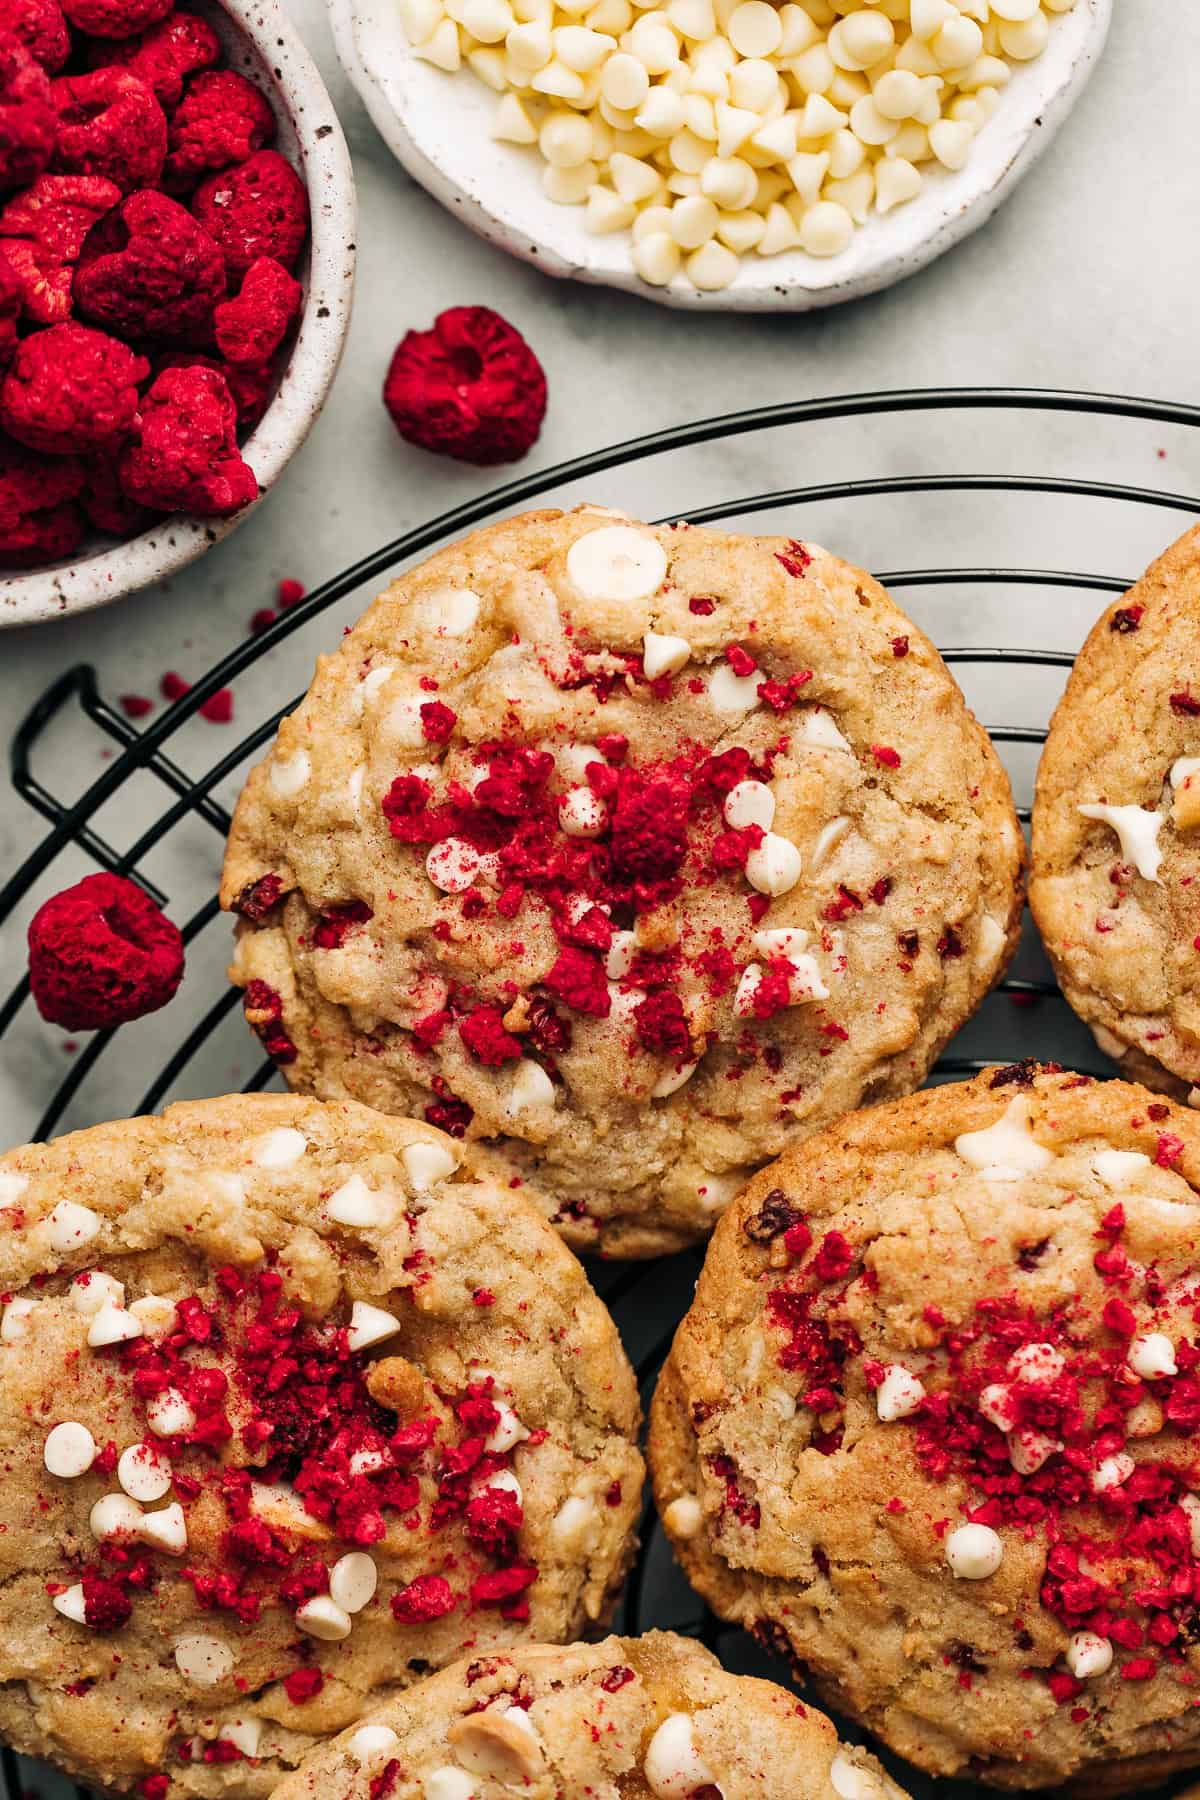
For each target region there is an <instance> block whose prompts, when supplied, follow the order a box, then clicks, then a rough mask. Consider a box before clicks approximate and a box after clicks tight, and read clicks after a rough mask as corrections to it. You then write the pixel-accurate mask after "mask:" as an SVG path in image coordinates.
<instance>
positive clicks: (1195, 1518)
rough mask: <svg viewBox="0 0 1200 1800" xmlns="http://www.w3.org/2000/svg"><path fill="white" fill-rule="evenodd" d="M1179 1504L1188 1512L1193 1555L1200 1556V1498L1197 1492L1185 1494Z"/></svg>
mask: <svg viewBox="0 0 1200 1800" xmlns="http://www.w3.org/2000/svg"><path fill="white" fill-rule="evenodd" d="M1179 1504H1180V1506H1181V1507H1182V1508H1183V1511H1184V1512H1185V1513H1186V1514H1187V1520H1188V1527H1189V1530H1190V1532H1191V1550H1192V1555H1193V1556H1196V1557H1200V1499H1197V1498H1196V1496H1195V1494H1185V1495H1184V1496H1183V1498H1182V1499H1181V1500H1180V1502H1179Z"/></svg>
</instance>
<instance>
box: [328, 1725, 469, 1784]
mask: <svg viewBox="0 0 1200 1800" xmlns="http://www.w3.org/2000/svg"><path fill="white" fill-rule="evenodd" d="M399 1742H400V1739H399V1738H398V1737H397V1736H396V1733H395V1732H394V1731H393V1730H392V1729H391V1727H390V1726H389V1725H361V1726H360V1727H359V1729H358V1730H357V1731H356V1732H355V1733H354V1736H353V1737H352V1738H351V1739H350V1741H349V1743H348V1744H347V1745H346V1748H347V1750H348V1751H349V1752H350V1754H351V1756H352V1757H353V1758H354V1760H355V1762H356V1763H357V1764H358V1765H359V1767H360V1768H366V1767H368V1766H369V1765H370V1764H371V1763H376V1762H380V1761H382V1759H383V1758H384V1757H385V1756H386V1755H387V1754H388V1752H389V1751H391V1750H394V1749H395V1748H396V1745H397V1744H398V1743H399ZM468 1792H470V1784H469V1783H468Z"/></svg>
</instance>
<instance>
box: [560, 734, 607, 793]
mask: <svg viewBox="0 0 1200 1800" xmlns="http://www.w3.org/2000/svg"><path fill="white" fill-rule="evenodd" d="M557 761H558V768H559V773H560V774H561V775H562V778H563V780H564V781H567V782H569V783H570V784H571V786H572V787H576V786H578V784H579V783H580V782H584V783H586V782H587V772H588V770H589V769H590V768H591V766H592V764H593V763H599V764H600V766H601V768H603V767H604V758H603V757H602V756H601V754H600V752H599V751H598V750H597V749H596V747H595V746H594V745H593V744H564V746H563V748H562V749H561V750H560V751H559V752H558V757H557Z"/></svg>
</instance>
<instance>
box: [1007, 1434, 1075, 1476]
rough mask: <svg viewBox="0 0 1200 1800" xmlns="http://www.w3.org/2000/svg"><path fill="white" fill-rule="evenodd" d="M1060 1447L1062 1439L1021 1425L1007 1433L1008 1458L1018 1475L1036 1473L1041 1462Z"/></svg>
mask: <svg viewBox="0 0 1200 1800" xmlns="http://www.w3.org/2000/svg"><path fill="white" fill-rule="evenodd" d="M1061 1449H1062V1439H1061V1438H1052V1437H1047V1435H1046V1433H1045V1432H1044V1431H1032V1430H1030V1429H1029V1428H1028V1427H1027V1426H1023V1427H1022V1428H1021V1430H1019V1431H1010V1432H1009V1434H1008V1460H1009V1461H1010V1462H1011V1464H1012V1466H1013V1468H1014V1469H1015V1470H1016V1472H1017V1474H1018V1475H1036V1474H1037V1472H1038V1470H1039V1469H1040V1468H1041V1467H1042V1464H1043V1463H1047V1462H1049V1461H1050V1458H1051V1457H1052V1456H1054V1455H1056V1454H1057V1452H1058V1451H1059V1450H1061Z"/></svg>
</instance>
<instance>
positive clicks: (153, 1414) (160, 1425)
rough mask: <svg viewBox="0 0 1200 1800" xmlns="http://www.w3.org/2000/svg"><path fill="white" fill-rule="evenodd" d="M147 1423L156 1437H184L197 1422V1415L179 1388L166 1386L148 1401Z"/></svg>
mask: <svg viewBox="0 0 1200 1800" xmlns="http://www.w3.org/2000/svg"><path fill="white" fill-rule="evenodd" d="M146 1423H147V1425H148V1426H149V1427H150V1429H151V1431H152V1432H153V1433H154V1435H155V1437H161V1438H173V1437H182V1436H183V1434H184V1432H186V1431H191V1430H193V1428H194V1427H195V1424H196V1415H195V1413H194V1411H193V1410H192V1408H191V1406H190V1405H189V1404H188V1402H187V1401H186V1400H185V1399H184V1397H183V1395H182V1394H181V1393H180V1392H179V1389H178V1388H165V1389H164V1390H163V1392H162V1393H161V1394H155V1395H154V1396H153V1397H152V1398H151V1399H150V1400H148V1401H147V1402H146Z"/></svg>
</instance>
